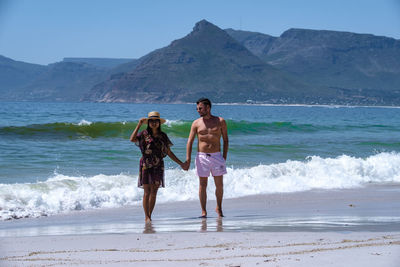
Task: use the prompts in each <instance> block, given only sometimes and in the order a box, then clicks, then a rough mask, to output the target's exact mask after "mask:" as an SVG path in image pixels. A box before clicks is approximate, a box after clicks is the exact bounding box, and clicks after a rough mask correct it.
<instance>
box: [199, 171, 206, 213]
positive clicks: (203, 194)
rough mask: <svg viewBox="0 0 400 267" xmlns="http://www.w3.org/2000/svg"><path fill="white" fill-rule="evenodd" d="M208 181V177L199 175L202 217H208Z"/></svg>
mask: <svg viewBox="0 0 400 267" xmlns="http://www.w3.org/2000/svg"><path fill="white" fill-rule="evenodd" d="M207 182H208V177H199V199H200V205H201V217H207V210H206V205H207Z"/></svg>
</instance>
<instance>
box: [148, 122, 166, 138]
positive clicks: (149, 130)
mask: <svg viewBox="0 0 400 267" xmlns="http://www.w3.org/2000/svg"><path fill="white" fill-rule="evenodd" d="M157 121H158V131H159V132H160V133H162V130H161V121H160V120H157ZM146 130H147V132H148V133H149V134H150V135H151V136H153V131H152V130H151V128H150V123H149V121H147V129H146Z"/></svg>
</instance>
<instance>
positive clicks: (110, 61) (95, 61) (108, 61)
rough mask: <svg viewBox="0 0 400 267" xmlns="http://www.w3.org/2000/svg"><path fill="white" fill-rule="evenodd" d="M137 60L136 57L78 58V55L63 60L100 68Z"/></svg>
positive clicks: (108, 67) (109, 67) (113, 66)
mask: <svg viewBox="0 0 400 267" xmlns="http://www.w3.org/2000/svg"><path fill="white" fill-rule="evenodd" d="M131 61H135V59H128V58H78V57H66V58H64V59H63V62H73V63H86V64H89V65H93V66H96V67H99V68H105V69H112V68H115V67H117V66H119V65H122V64H125V63H128V62H131Z"/></svg>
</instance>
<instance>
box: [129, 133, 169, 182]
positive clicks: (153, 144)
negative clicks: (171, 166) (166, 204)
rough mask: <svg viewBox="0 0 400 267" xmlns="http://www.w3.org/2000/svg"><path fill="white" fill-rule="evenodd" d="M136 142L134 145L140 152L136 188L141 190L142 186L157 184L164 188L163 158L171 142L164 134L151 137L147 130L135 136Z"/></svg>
mask: <svg viewBox="0 0 400 267" xmlns="http://www.w3.org/2000/svg"><path fill="white" fill-rule="evenodd" d="M137 140H138V141H137V142H136V145H138V146H139V148H140V151H141V152H142V157H141V159H140V167H139V179H138V187H141V188H143V185H144V184H159V186H160V187H165V183H164V159H163V158H165V157H166V156H167V154H168V149H169V147H170V146H172V142H171V141H170V140H169V138H168V136H167V134H165V133H164V132H161V133H160V134H159V135H158V136H157V137H153V136H151V135H150V134H149V133H148V132H147V130H143V131H141V132H140V133H139V134H138V135H137Z"/></svg>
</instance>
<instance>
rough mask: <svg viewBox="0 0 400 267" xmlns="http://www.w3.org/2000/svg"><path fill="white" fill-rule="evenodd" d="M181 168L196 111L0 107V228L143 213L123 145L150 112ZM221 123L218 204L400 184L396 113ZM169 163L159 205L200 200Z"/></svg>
mask: <svg viewBox="0 0 400 267" xmlns="http://www.w3.org/2000/svg"><path fill="white" fill-rule="evenodd" d="M153 110H156V111H159V112H160V113H161V116H162V117H163V118H165V119H167V122H166V123H165V124H164V125H162V130H163V131H164V132H166V133H167V134H168V136H169V137H170V139H171V141H172V142H173V144H174V145H173V147H172V151H173V152H174V153H175V154H176V155H177V156H178V158H180V159H181V160H184V159H185V153H186V141H187V137H188V134H189V130H190V126H191V122H192V121H193V120H194V119H196V118H198V114H197V112H196V106H195V104H125V103H124V104H119V103H118V104H117V103H33V102H23V103H19V102H18V103H16V102H3V103H1V105H0V149H1V153H0V220H3V221H5V220H14V219H20V218H29V217H41V216H51V215H56V214H67V213H73V212H76V211H89V210H99V209H106V208H120V207H124V206H130V205H134V206H140V205H141V200H142V194H143V193H142V190H141V189H138V188H137V186H136V185H137V177H138V166H139V159H140V156H141V155H140V151H139V149H138V147H137V146H136V145H135V144H134V143H131V142H130V141H129V136H130V135H131V133H132V131H133V129H134V128H135V126H136V124H137V121H138V120H139V119H140V118H141V117H146V116H147V113H148V112H149V111H153ZM212 114H214V115H217V116H222V117H223V118H225V120H226V121H227V125H228V134H229V141H230V143H229V152H228V159H227V166H228V174H227V175H226V176H225V177H224V189H225V194H224V198H226V199H229V198H239V197H244V196H252V195H262V194H273V193H287V192H301V191H308V190H312V189H334V190H340V189H351V188H360V187H364V186H367V185H368V186H374V185H376V186H380V185H390V184H394V185H400V108H396V107H350V106H349V107H347V106H296V105H293V106H276V105H252V104H249V105H240V104H237V105H234V104H229V105H228V104H215V105H213V107H212ZM195 152H196V143H195V144H194V148H193V156H192V159H193V160H192V164H191V169H190V170H189V171H188V172H186V171H183V170H181V169H180V168H179V166H177V165H176V164H175V163H174V162H173V161H172V160H170V159H169V158H166V160H165V163H166V188H163V189H160V190H159V194H158V199H157V201H158V203H174V202H182V201H189V200H197V199H198V178H197V177H196V174H195V171H194V169H193V168H194V153H195ZM208 189H209V199H213V198H214V196H213V191H214V189H215V188H214V187H213V183H212V182H210V183H209V188H208Z"/></svg>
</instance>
